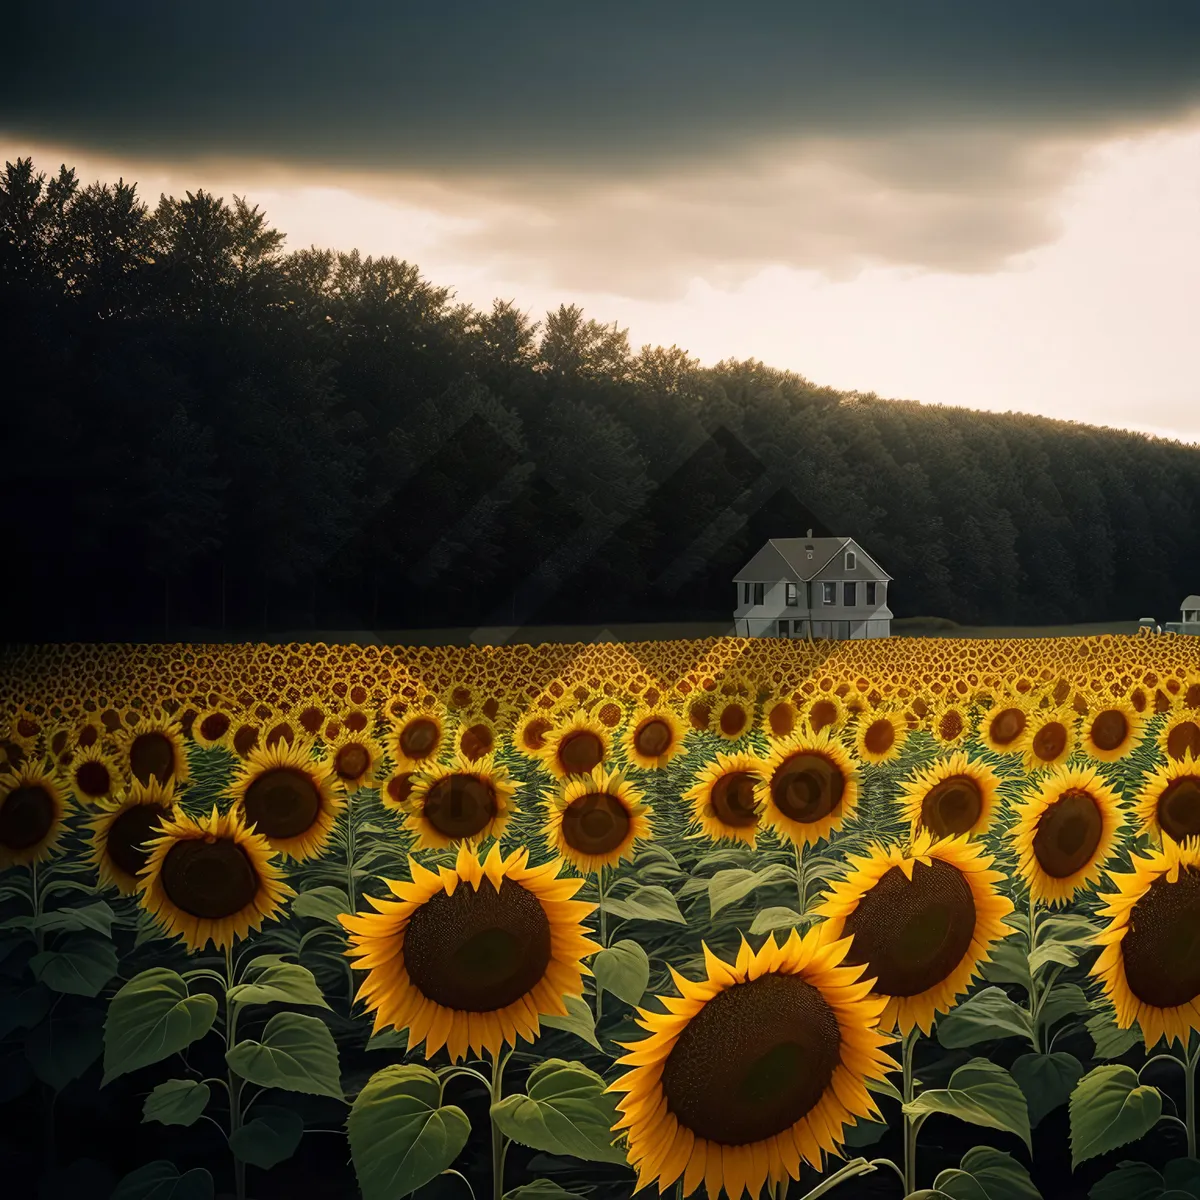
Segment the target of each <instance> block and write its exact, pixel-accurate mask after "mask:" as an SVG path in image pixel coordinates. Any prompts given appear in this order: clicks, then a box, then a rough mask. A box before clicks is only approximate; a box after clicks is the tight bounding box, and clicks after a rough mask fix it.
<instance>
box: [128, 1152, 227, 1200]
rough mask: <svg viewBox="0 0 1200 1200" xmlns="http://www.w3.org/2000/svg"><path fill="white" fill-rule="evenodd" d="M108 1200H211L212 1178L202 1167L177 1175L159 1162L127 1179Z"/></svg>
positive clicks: (170, 1164)
mask: <svg viewBox="0 0 1200 1200" xmlns="http://www.w3.org/2000/svg"><path fill="white" fill-rule="evenodd" d="M110 1200H213V1178H212V1176H211V1175H210V1174H209V1173H208V1172H207V1171H206V1170H205V1169H204V1168H203V1167H195V1168H194V1169H193V1170H191V1171H185V1172H184V1173H183V1174H182V1175H180V1173H179V1171H178V1170H177V1169H176V1167H175V1164H174V1163H173V1162H168V1161H167V1160H166V1159H161V1158H160V1159H158V1160H156V1161H155V1162H152V1163H147V1164H146V1165H145V1166H144V1167H138V1169H137V1170H136V1171H132V1172H130V1174H128V1175H126V1176H125V1178H124V1179H122V1180H121V1182H120V1183H118V1184H117V1187H116V1191H114V1192H113V1194H112V1196H111V1197H110Z"/></svg>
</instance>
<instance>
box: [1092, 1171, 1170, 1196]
mask: <svg viewBox="0 0 1200 1200" xmlns="http://www.w3.org/2000/svg"><path fill="white" fill-rule="evenodd" d="M1162 1193H1163V1177H1162V1176H1161V1175H1160V1174H1159V1173H1158V1172H1157V1171H1156V1170H1155V1169H1154V1168H1153V1167H1152V1166H1150V1164H1149V1163H1140V1162H1123V1163H1121V1164H1120V1165H1119V1166H1118V1167H1117V1169H1116V1170H1115V1171H1110V1172H1109V1173H1108V1174H1107V1175H1105V1176H1104V1178H1103V1179H1101V1180H1098V1181H1097V1182H1096V1183H1094V1184H1093V1185H1092V1189H1091V1191H1089V1192H1088V1200H1161V1197H1162Z"/></svg>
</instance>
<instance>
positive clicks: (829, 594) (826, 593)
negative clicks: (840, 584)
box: [821, 583, 837, 604]
mask: <svg viewBox="0 0 1200 1200" xmlns="http://www.w3.org/2000/svg"><path fill="white" fill-rule="evenodd" d="M821 600H822V602H823V603H825V604H836V603H837V584H836V583H823V584H821Z"/></svg>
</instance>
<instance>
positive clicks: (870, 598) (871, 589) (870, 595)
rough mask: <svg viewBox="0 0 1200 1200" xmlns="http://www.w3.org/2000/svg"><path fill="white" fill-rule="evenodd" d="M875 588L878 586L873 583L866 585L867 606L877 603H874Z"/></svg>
mask: <svg viewBox="0 0 1200 1200" xmlns="http://www.w3.org/2000/svg"><path fill="white" fill-rule="evenodd" d="M877 586H878V585H877V584H874V583H868V584H867V603H868V604H875V603H877V601H876V599H875V589H876V587H877Z"/></svg>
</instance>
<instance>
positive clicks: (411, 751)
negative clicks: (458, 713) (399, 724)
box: [400, 717, 438, 758]
mask: <svg viewBox="0 0 1200 1200" xmlns="http://www.w3.org/2000/svg"><path fill="white" fill-rule="evenodd" d="M437 740H438V726H437V722H436V721H431V720H430V719H429V718H428V717H418V718H417V719H416V720H415V721H409V723H408V724H407V725H405V727H404V729H403V730H402V731H401V733H400V749H401V750H403V751H404V753H405V754H406V755H407V756H408V757H409V758H424V757H425V755H427V754H428V753H429V752H430V751H431V750H432V749H433V748H434V746H436V745H437Z"/></svg>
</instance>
